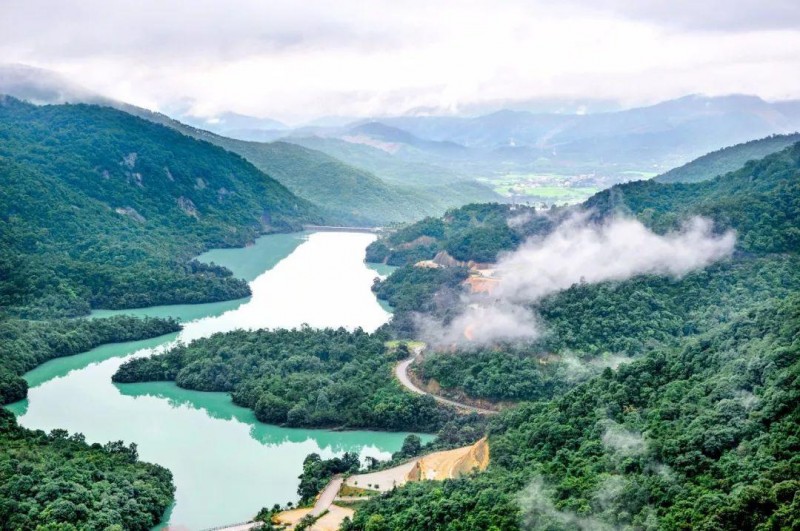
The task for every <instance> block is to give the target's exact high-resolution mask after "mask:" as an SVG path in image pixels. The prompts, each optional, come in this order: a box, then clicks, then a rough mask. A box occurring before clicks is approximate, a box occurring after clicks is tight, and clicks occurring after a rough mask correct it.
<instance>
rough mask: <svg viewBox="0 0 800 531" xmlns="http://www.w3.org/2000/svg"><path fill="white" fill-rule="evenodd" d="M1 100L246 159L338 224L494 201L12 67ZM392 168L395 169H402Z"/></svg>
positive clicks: (245, 124)
mask: <svg viewBox="0 0 800 531" xmlns="http://www.w3.org/2000/svg"><path fill="white" fill-rule="evenodd" d="M3 93H6V94H10V95H12V96H15V97H19V98H21V99H25V98H28V97H32V96H37V98H36V101H37V102H39V103H63V102H65V101H68V102H73V103H80V102H91V103H97V104H99V105H104V106H108V107H112V108H115V109H119V110H122V111H124V112H126V113H129V114H132V115H134V116H138V117H140V118H143V119H145V120H149V121H151V122H155V123H158V124H161V125H164V126H166V127H170V128H172V129H175V130H177V131H180V132H181V133H183V134H185V135H188V136H191V137H194V138H196V139H199V140H204V141H206V142H210V143H212V144H216V145H218V146H221V147H223V148H225V149H227V150H229V151H232V152H234V153H238V154H239V155H241V156H243V157H245V158H246V159H248V160H249V161H250V162H252V163H253V164H254V165H255V166H256V167H257V168H259V169H260V170H261V171H263V172H265V173H267V174H268V175H270V176H272V177H274V178H275V179H277V180H278V181H279V182H280V183H281V184H283V185H285V186H286V187H288V188H289V189H290V190H292V191H293V192H294V193H296V194H298V195H300V196H301V197H303V198H304V199H308V200H310V201H312V202H314V203H316V205H317V207H318V209H319V212H321V213H324V214H325V215H326V217H327V218H328V220H329V221H330V222H333V223H337V224H356V225H384V224H389V223H395V222H400V221H402V222H408V221H412V220H415V219H419V218H420V217H423V216H426V215H439V214H441V213H443V212H444V211H445V210H446V209H448V208H452V207H454V206H459V205H463V204H466V203H469V202H472V201H488V200H498V199H500V197H499V196H498V195H496V194H495V193H494V192H492V191H491V190H490V189H489V188H488V187H486V186H483V185H480V184H478V183H476V182H474V181H470V182H465V183H463V184H460V183H454V181H455V180H456V179H447V180H446V181H445V180H438V179H437V180H435V181H434V180H430V181H429V180H427V179H422V180H420V179H407V180H405V179H395V180H394V181H393V182H392V180H391V179H389V180H388V181H389V182H383V181H382V179H381V178H379V177H377V176H375V175H373V174H371V173H370V171H369V169H366V171H365V170H364V169H361V168H360V167H354V166H353V165H351V164H345V163H342V162H340V161H339V160H334V158H332V157H331V156H329V155H326V154H324V153H322V152H319V151H316V150H314V149H299V148H298V147H297V146H295V145H292V144H289V143H286V142H273V143H264V142H255V141H254V142H248V141H245V140H239V139H236V138H228V137H225V136H222V135H220V134H216V133H214V132H211V131H208V130H206V129H204V128H205V127H207V126H209V125H215V124H209V123H208V122H207V121H196V122H194V123H197V124H198V125H199V126H200V127H204V128H200V127H195V126H193V125H189V124H184V123H181V122H179V121H177V120H174V119H172V118H170V117H168V116H166V115H164V114H161V113H157V112H152V111H149V110H147V109H143V108H141V107H136V106H134V105H130V104H127V103H124V102H119V101H116V100H112V99H110V98H105V97H103V96H100V95H98V94H96V93H93V92H91V91H89V90H87V89H85V88H82V87H79V86H78V85H75V84H72V83H69V82H68V81H67V80H66V79H65V78H64V77H63V76H60V75H58V74H56V73H53V72H50V71H47V70H42V69H37V68H32V67H24V66H18V65H10V66H9V65H6V66H0V94H3ZM262 127H272V128H273V129H262ZM285 127H286V126H285V125H283V124H280V123H279V122H275V121H272V120H269V119H261V118H253V117H248V116H243V115H238V114H235V113H225V114H222V115H220V117H219V123H217V124H216V125H215V128H216V129H218V130H221V131H227V132H235V131H241V130H244V129H248V128H249V129H248V130H253V131H256V130H257V131H258V133H257V134H255V133H254V134H253V135H250V136H251V137H253V138H256V139H260V138H261V137H264V138H266V139H273V138H274V137H277V136H284V135H285V134H286V131H285ZM273 133H275V135H273ZM244 136H247V135H244ZM334 156H335V155H334ZM383 162H386V161H385V160H384V161H383ZM397 165H399V166H402V162H400V163H398V164H396V166H397ZM418 170H419V168H418V167H414V168H406V167H403V171H404V172H405V175H409V174H412V172H413V175H415V176H416V175H418V174H419V173H418ZM436 171H445V170H438V169H437V170H436Z"/></svg>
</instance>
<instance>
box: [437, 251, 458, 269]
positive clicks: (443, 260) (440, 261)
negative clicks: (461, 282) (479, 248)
mask: <svg viewBox="0 0 800 531" xmlns="http://www.w3.org/2000/svg"><path fill="white" fill-rule="evenodd" d="M432 262H433V263H434V264H436V265H440V266H442V267H458V266H463V265H466V264H465V262H461V261H459V260H456V259H455V258H453V257H452V256H450V254H448V252H447V251H439V252H438V253H436V256H434V257H433V260H432Z"/></svg>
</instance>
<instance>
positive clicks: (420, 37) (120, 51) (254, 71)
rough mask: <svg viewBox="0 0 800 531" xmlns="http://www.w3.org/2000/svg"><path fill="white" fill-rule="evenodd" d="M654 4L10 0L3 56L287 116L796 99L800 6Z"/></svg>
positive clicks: (172, 103) (219, 107)
mask: <svg viewBox="0 0 800 531" xmlns="http://www.w3.org/2000/svg"><path fill="white" fill-rule="evenodd" d="M661 4H662V5H653V3H650V2H648V3H646V5H645V3H641V2H633V1H626V0H605V1H600V2H596V1H594V2H589V1H586V0H574V1H570V2H565V3H559V5H558V6H554V5H548V4H547V3H545V2H536V1H533V2H531V1H510V2H489V1H484V0H475V1H470V2H454V1H447V2H436V3H435V5H431V3H430V2H421V1H412V2H402V3H398V2H389V1H377V2H369V3H362V2H354V1H352V0H345V1H340V2H306V3H304V5H303V6H300V5H299V4H297V3H295V2H285V1H269V2H260V1H246V0H236V1H231V2H224V3H223V2H214V1H211V0H198V1H194V2H169V3H168V2H161V1H156V0H144V1H137V2H102V1H99V0H87V1H80V2H77V1H59V2H54V1H44V0H25V1H22V0H12V1H6V2H3V4H2V6H0V61H1V62H5V63H24V64H29V65H34V66H38V67H43V68H48V69H52V70H55V71H57V72H60V73H62V74H65V75H67V76H69V77H70V78H71V79H74V80H76V81H79V82H81V83H82V84H84V85H85V86H87V87H88V88H90V89H92V90H95V91H97V92H99V93H102V94H106V95H108V96H110V97H113V98H117V99H119V100H123V101H128V102H131V103H134V104H137V105H141V106H144V107H148V108H150V109H153V110H160V111H163V112H167V113H180V114H183V113H188V114H192V115H195V116H201V117H213V116H216V115H218V114H220V113H222V112H238V113H242V114H248V115H253V116H261V117H272V118H276V119H280V120H283V121H287V122H289V123H292V124H297V123H302V122H305V121H309V120H313V119H315V118H319V117H322V116H326V115H340V116H350V117H359V116H382V115H401V114H407V113H412V114H413V113H417V114H419V113H430V114H453V113H461V114H472V113H477V112H486V111H491V110H494V109H497V108H501V107H519V108H533V109H536V110H555V111H566V112H583V111H589V112H591V111H593V110H598V109H605V108H614V107H618V106H623V107H627V106H633V105H641V104H647V103H652V102H656V101H661V100H665V99H669V98H673V97H677V96H682V95H685V94H689V93H704V94H709V95H719V94H729V93H748V94H755V95H758V96H761V97H762V98H764V99H767V100H778V99H789V98H792V97H796V96H797V94H798V93H800V4H798V3H797V2H792V1H783V0H772V1H770V0H767V1H761V2H754V1H747V2H736V3H729V2H720V1H710V0H701V1H697V2H688V1H683V0H682V1H677V2H669V3H667V2H663V3H661ZM545 104H546V105H545ZM543 106H545V107H546V109H542V107H543Z"/></svg>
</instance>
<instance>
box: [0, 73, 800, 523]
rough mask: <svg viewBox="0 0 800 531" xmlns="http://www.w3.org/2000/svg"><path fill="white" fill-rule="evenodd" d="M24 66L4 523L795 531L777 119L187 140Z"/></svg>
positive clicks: (731, 116)
mask: <svg viewBox="0 0 800 531" xmlns="http://www.w3.org/2000/svg"><path fill="white" fill-rule="evenodd" d="M18 70H19V69H17V70H15V69H14V68H11V71H12V73H13V72H17V71H18ZM22 70H24V71H25V72H27V74H29V75H30V76H32V78H33V79H36V80H38V82H37V83H33V82H32V81H31V79H30V78H26V79H25V80H23V82H16V81H14V80H15V79H17V80H18V78H17V77H14V76H13V75H12V76H11V81H14V82H11V83H10V82H9V77H3V76H4V75H5V76H8V74H7V72H8V69H6V68H0V93H2V92H3V88H4V87H6V86H11V87H12V89H13V90H11V91H9V92H10V93H9V95H2V96H0V402H2V405H3V406H4V407H3V409H2V411H0V529H37V530H39V529H41V530H46V531H51V530H52V531H55V530H58V531H77V530H78V529H91V530H95V529H97V530H104V531H123V530H135V531H140V530H141V531H146V530H150V529H170V530H184V529H189V530H195V529H207V528H211V527H214V526H227V525H232V524H234V523H235V522H247V523H246V524H241V525H242V526H244V527H242V528H257V527H259V526H261V527H263V528H264V529H272V528H274V526H280V524H281V522H283V523H289V524H290V525H291V526H292V527H291V528H292V529H301V530H302V529H312V530H313V529H325V530H327V529H339V530H341V531H390V530H395V529H403V530H404V531H428V530H432V529H435V530H438V529H443V530H448V531H462V530H466V529H470V530H471V529H485V530H491V531H499V530H502V531H506V530H509V531H517V530H523V529H524V530H528V529H553V530H559V531H560V530H569V531H576V530H580V529H600V530H606V529H609V530H610V529H621V530H634V529H637V530H638V529H648V530H650V529H653V530H655V529H670V530H671V529H695V528H697V529H714V530H725V531H727V530H734V529H747V530H753V531H764V530H766V529H776V530H783V529H793V528H796V527H798V526H800V484H799V483H798V481H797V477H800V468H798V462H797V459H796V456H797V455H798V452H800V446H798V440H800V439H798V437H800V432H798V426H800V416H799V415H800V410H798V396H800V394H799V393H800V391H798V390H799V389H800V372H798V371H800V357H799V353H800V351H799V350H798V341H800V339H798V338H800V335H799V334H800V328H799V327H800V299H799V298H798V294H799V293H800V138H798V135H797V133H792V131H794V130H795V129H796V128H797V125H798V124H800V122H798V119H799V117H800V114H798V113H797V109H798V107H797V102H796V101H783V102H778V101H775V102H774V101H766V100H764V99H761V98H759V97H755V96H745V95H729V96H701V95H691V96H685V97H681V98H677V99H672V100H668V101H664V102H661V103H657V104H653V105H645V106H641V107H632V108H622V109H617V110H612V111H603V112H597V113H589V114H583V113H578V114H563V113H561V112H556V111H554V112H533V111H523V110H511V109H504V110H500V111H498V112H491V113H488V114H482V115H476V116H467V115H459V114H454V115H452V116H450V115H439V114H429V113H427V112H422V111H420V112H418V113H408V114H405V115H398V116H372V115H370V116H369V117H361V118H353V119H349V118H348V119H344V118H342V119H340V120H332V121H330V122H328V121H325V120H322V121H320V122H318V123H308V124H297V125H295V126H289V125H286V124H284V123H281V122H278V121H275V120H270V119H266V118H256V117H251V116H247V115H245V114H241V113H236V112H223V113H221V114H220V115H219V116H217V117H209V116H206V117H205V118H202V117H196V116H189V118H191V119H187V120H186V121H187V122H190V123H191V125H188V124H187V123H183V122H180V121H178V120H176V119H174V118H172V117H169V116H167V115H165V114H159V113H156V112H152V111H149V110H147V109H145V108H142V107H137V106H133V105H130V104H127V103H123V102H120V101H117V100H114V99H111V98H106V97H104V96H100V95H99V94H96V93H93V92H91V91H83V90H79V89H78V88H77V87H75V86H72V85H66V84H64V82H63V80H60V79H58V78H51V77H47V76H44V77H42V73H41V72H40V71H38V70H37V69H33V70H32V71H27V70H25V69H24V68H23V69H22ZM27 74H26V75H27ZM15 75H16V74H15ZM34 89H35V90H34ZM32 91H33V92H34V93H35V94H36V95H37V96H38V97H37V98H36V99H35V103H33V102H31V101H27V100H26V98H25V96H26V94H27V95H28V96H30V93H31V92H32ZM18 98H20V99H18ZM27 99H30V97H29V98H27ZM66 102H69V103H66ZM53 103H56V104H53ZM209 112H210V111H209ZM174 114H175V115H176V116H181V117H183V115H181V114H180V113H177V112H176V113H174ZM187 116H188V115H187ZM204 125H205V126H208V129H210V130H205V129H203V128H201V126H204ZM326 511H328V512H326Z"/></svg>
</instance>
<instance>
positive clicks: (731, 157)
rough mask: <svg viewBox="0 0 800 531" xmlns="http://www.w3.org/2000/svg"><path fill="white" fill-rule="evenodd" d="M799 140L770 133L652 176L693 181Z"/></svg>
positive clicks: (660, 179)
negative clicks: (764, 136)
mask: <svg viewBox="0 0 800 531" xmlns="http://www.w3.org/2000/svg"><path fill="white" fill-rule="evenodd" d="M797 142H800V134H798V133H795V134H792V135H772V136H768V137H766V138H761V139H758V140H751V141H750V142H743V143H741V144H736V145H735V146H730V147H726V148H722V149H719V150H717V151H712V152H711V153H708V154H707V155H703V156H702V157H700V158H697V159H695V160H693V161H691V162H688V163H686V164H684V165H683V166H680V167H678V168H674V169H671V170H669V171H668V172H665V173H662V174H661V175H659V176H657V177H655V178H654V180H656V181H658V182H662V183H693V182H699V181H705V180H708V179H711V178H713V177H716V176H717V175H725V174H726V173H728V172H732V171H736V170H738V169H739V168H741V167H742V166H744V165H745V163H746V162H747V161H750V160H758V159H761V158H764V157H766V156H767V155H770V154H772V153H775V152H778V151H781V150H783V149H786V148H787V147H788V146H791V145H792V144H795V143H797Z"/></svg>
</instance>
